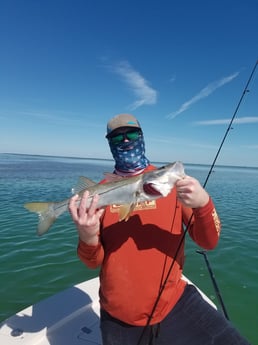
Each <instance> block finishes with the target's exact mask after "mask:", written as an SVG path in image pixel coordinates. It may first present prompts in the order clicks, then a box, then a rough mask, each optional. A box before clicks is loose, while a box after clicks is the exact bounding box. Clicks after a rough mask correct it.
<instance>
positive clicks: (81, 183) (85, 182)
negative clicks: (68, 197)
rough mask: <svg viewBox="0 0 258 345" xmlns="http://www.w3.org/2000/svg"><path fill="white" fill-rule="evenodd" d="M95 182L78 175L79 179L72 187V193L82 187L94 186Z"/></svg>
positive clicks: (79, 190)
mask: <svg viewBox="0 0 258 345" xmlns="http://www.w3.org/2000/svg"><path fill="white" fill-rule="evenodd" d="M96 184H97V183H96V182H94V181H92V180H91V179H89V178H88V177H85V176H80V177H79V180H78V182H77V184H76V186H75V187H74V188H72V193H73V194H78V193H80V192H81V191H82V190H84V189H88V188H89V187H93V186H95V185H96Z"/></svg>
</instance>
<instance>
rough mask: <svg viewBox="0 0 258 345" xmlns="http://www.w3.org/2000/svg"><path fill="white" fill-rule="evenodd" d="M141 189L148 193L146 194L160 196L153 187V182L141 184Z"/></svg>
mask: <svg viewBox="0 0 258 345" xmlns="http://www.w3.org/2000/svg"><path fill="white" fill-rule="evenodd" d="M143 190H144V193H146V194H148V195H155V196H160V195H162V194H161V193H160V191H158V190H157V189H156V188H155V185H154V184H153V183H145V184H144V185H143Z"/></svg>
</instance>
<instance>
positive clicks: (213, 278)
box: [196, 250, 229, 320]
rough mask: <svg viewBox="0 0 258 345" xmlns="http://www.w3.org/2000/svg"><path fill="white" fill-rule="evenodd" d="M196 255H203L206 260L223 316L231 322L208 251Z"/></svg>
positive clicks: (197, 251)
mask: <svg viewBox="0 0 258 345" xmlns="http://www.w3.org/2000/svg"><path fill="white" fill-rule="evenodd" d="M196 253H198V254H201V255H203V257H204V260H205V262H206V265H207V268H208V271H209V274H210V277H211V280H212V284H213V287H214V290H215V292H216V295H217V298H218V300H219V303H220V305H221V308H222V310H223V314H224V315H225V317H226V319H228V320H229V316H228V313H227V310H226V307H225V304H224V302H223V299H222V296H221V293H220V290H219V287H218V284H217V282H216V279H215V275H214V273H213V271H212V269H211V265H210V263H209V260H208V256H207V254H206V251H204V250H196Z"/></svg>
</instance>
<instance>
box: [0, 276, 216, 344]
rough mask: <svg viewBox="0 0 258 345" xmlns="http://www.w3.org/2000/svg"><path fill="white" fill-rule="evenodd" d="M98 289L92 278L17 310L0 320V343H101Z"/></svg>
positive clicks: (97, 284)
mask: <svg viewBox="0 0 258 345" xmlns="http://www.w3.org/2000/svg"><path fill="white" fill-rule="evenodd" d="M185 279H186V280H187V278H185ZM188 282H189V283H191V282H190V281H189V280H188ZM98 292H99V279H98V278H94V279H91V280H88V281H85V282H83V283H80V284H78V285H75V286H73V287H71V288H69V289H67V290H64V291H61V292H59V293H58V294H56V295H53V296H51V297H49V298H47V299H45V300H42V301H40V302H39V303H36V304H34V305H32V306H30V307H28V308H26V309H24V310H22V311H20V312H18V313H17V314H16V315H14V316H12V317H10V318H9V319H7V320H5V321H4V322H2V323H1V324H0V344H1V345H14V344H21V345H25V344H26V345H93V344H95V345H101V344H102V342H101V335H100V330H99V297H98ZM200 292H201V291H200ZM201 294H202V295H203V298H205V299H206V300H208V302H209V303H210V304H212V305H213V306H214V307H215V308H216V306H215V305H214V304H213V303H212V302H211V301H210V300H209V299H208V297H207V296H206V295H204V294H203V293H202V292H201Z"/></svg>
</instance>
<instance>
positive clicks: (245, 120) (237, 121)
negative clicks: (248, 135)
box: [194, 116, 258, 126]
mask: <svg viewBox="0 0 258 345" xmlns="http://www.w3.org/2000/svg"><path fill="white" fill-rule="evenodd" d="M230 121H231V119H219V120H207V121H196V122H194V125H200V126H214V125H228V124H229V123H230ZM257 122H258V117H255V116H253V117H251V116H250V117H240V118H236V119H234V122H233V124H247V123H257Z"/></svg>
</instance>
